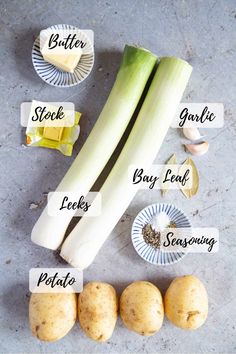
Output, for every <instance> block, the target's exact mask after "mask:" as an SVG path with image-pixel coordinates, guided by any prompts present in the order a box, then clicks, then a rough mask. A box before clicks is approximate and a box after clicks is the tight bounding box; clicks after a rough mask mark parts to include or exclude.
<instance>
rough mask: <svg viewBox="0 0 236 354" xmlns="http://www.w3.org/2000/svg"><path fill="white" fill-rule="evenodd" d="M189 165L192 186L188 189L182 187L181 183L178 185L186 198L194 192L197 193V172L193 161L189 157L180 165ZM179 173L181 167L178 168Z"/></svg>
mask: <svg viewBox="0 0 236 354" xmlns="http://www.w3.org/2000/svg"><path fill="white" fill-rule="evenodd" d="M185 165H190V166H191V167H192V187H191V188H190V189H187V188H184V187H183V186H182V185H181V187H180V189H181V191H182V193H183V194H184V195H185V197H186V198H188V199H189V198H192V197H193V196H194V195H195V194H197V191H198V187H199V174H198V170H197V167H196V165H195V163H194V162H193V160H192V159H190V157H188V158H187V160H185V161H184V163H183V165H182V166H185ZM180 174H181V168H180Z"/></svg>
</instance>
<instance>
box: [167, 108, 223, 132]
mask: <svg viewBox="0 0 236 354" xmlns="http://www.w3.org/2000/svg"><path fill="white" fill-rule="evenodd" d="M223 125H224V106H223V104H222V103H180V105H179V107H178V110H177V112H176V115H175V117H174V119H173V121H172V123H171V127H172V128H193V127H194V128H222V127H223Z"/></svg>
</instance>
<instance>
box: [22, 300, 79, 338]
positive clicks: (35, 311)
mask: <svg viewBox="0 0 236 354" xmlns="http://www.w3.org/2000/svg"><path fill="white" fill-rule="evenodd" d="M76 317H77V296H76V294H75V293H61V294H59V293H42V294H39V293H33V294H32V295H31V297H30V303H29V321H30V327H31V331H32V333H33V335H34V336H36V337H38V338H39V339H40V340H44V341H48V342H53V341H55V340H58V339H60V338H62V337H64V336H65V335H66V334H67V333H68V332H69V331H70V329H71V328H72V327H73V325H74V323H75V321H76Z"/></svg>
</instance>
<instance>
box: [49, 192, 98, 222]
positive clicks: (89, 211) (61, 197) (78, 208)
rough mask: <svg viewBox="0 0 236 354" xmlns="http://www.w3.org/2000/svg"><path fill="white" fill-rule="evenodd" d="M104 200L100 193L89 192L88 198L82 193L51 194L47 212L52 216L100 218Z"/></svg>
mask: <svg viewBox="0 0 236 354" xmlns="http://www.w3.org/2000/svg"><path fill="white" fill-rule="evenodd" d="M101 208H102V198H101V193H99V192H89V193H88V194H87V195H86V196H85V195H84V194H83V193H81V192H79V191H78V192H76V193H75V192H50V193H49V194H48V204H47V212H48V215H50V216H60V217H63V215H65V214H70V215H71V216H72V217H73V216H87V217H93V216H99V215H100V214H101Z"/></svg>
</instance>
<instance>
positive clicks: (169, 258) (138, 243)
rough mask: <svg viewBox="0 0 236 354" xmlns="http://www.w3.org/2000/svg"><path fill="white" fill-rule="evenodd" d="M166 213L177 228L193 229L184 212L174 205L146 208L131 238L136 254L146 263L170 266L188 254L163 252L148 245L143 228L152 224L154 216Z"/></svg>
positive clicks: (141, 213)
mask: <svg viewBox="0 0 236 354" xmlns="http://www.w3.org/2000/svg"><path fill="white" fill-rule="evenodd" d="M160 212H164V213H166V214H167V215H168V217H169V219H170V221H171V222H173V223H175V224H176V227H177V228H191V223H190V221H189V219H188V217H187V216H186V215H185V214H184V212H183V211H182V210H180V209H178V208H177V207H175V206H174V205H173V204H165V203H159V204H152V205H149V206H147V207H146V208H144V209H143V210H141V211H140V212H139V214H138V215H137V216H136V218H135V220H134V222H133V225H132V231H131V238H132V243H133V246H134V248H135V250H136V252H137V253H138V254H139V255H140V257H142V258H143V259H144V260H145V261H147V262H149V263H152V264H155V265H162V266H164V265H170V264H174V263H177V262H179V261H180V260H181V259H182V258H183V257H184V256H185V255H186V253H184V252H163V251H161V250H160V249H159V248H154V247H152V246H150V245H149V244H147V243H146V242H145V241H144V239H143V235H142V230H143V227H144V226H145V225H146V224H148V223H150V221H151V219H152V218H153V216H154V215H156V214H159V213H160Z"/></svg>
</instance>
